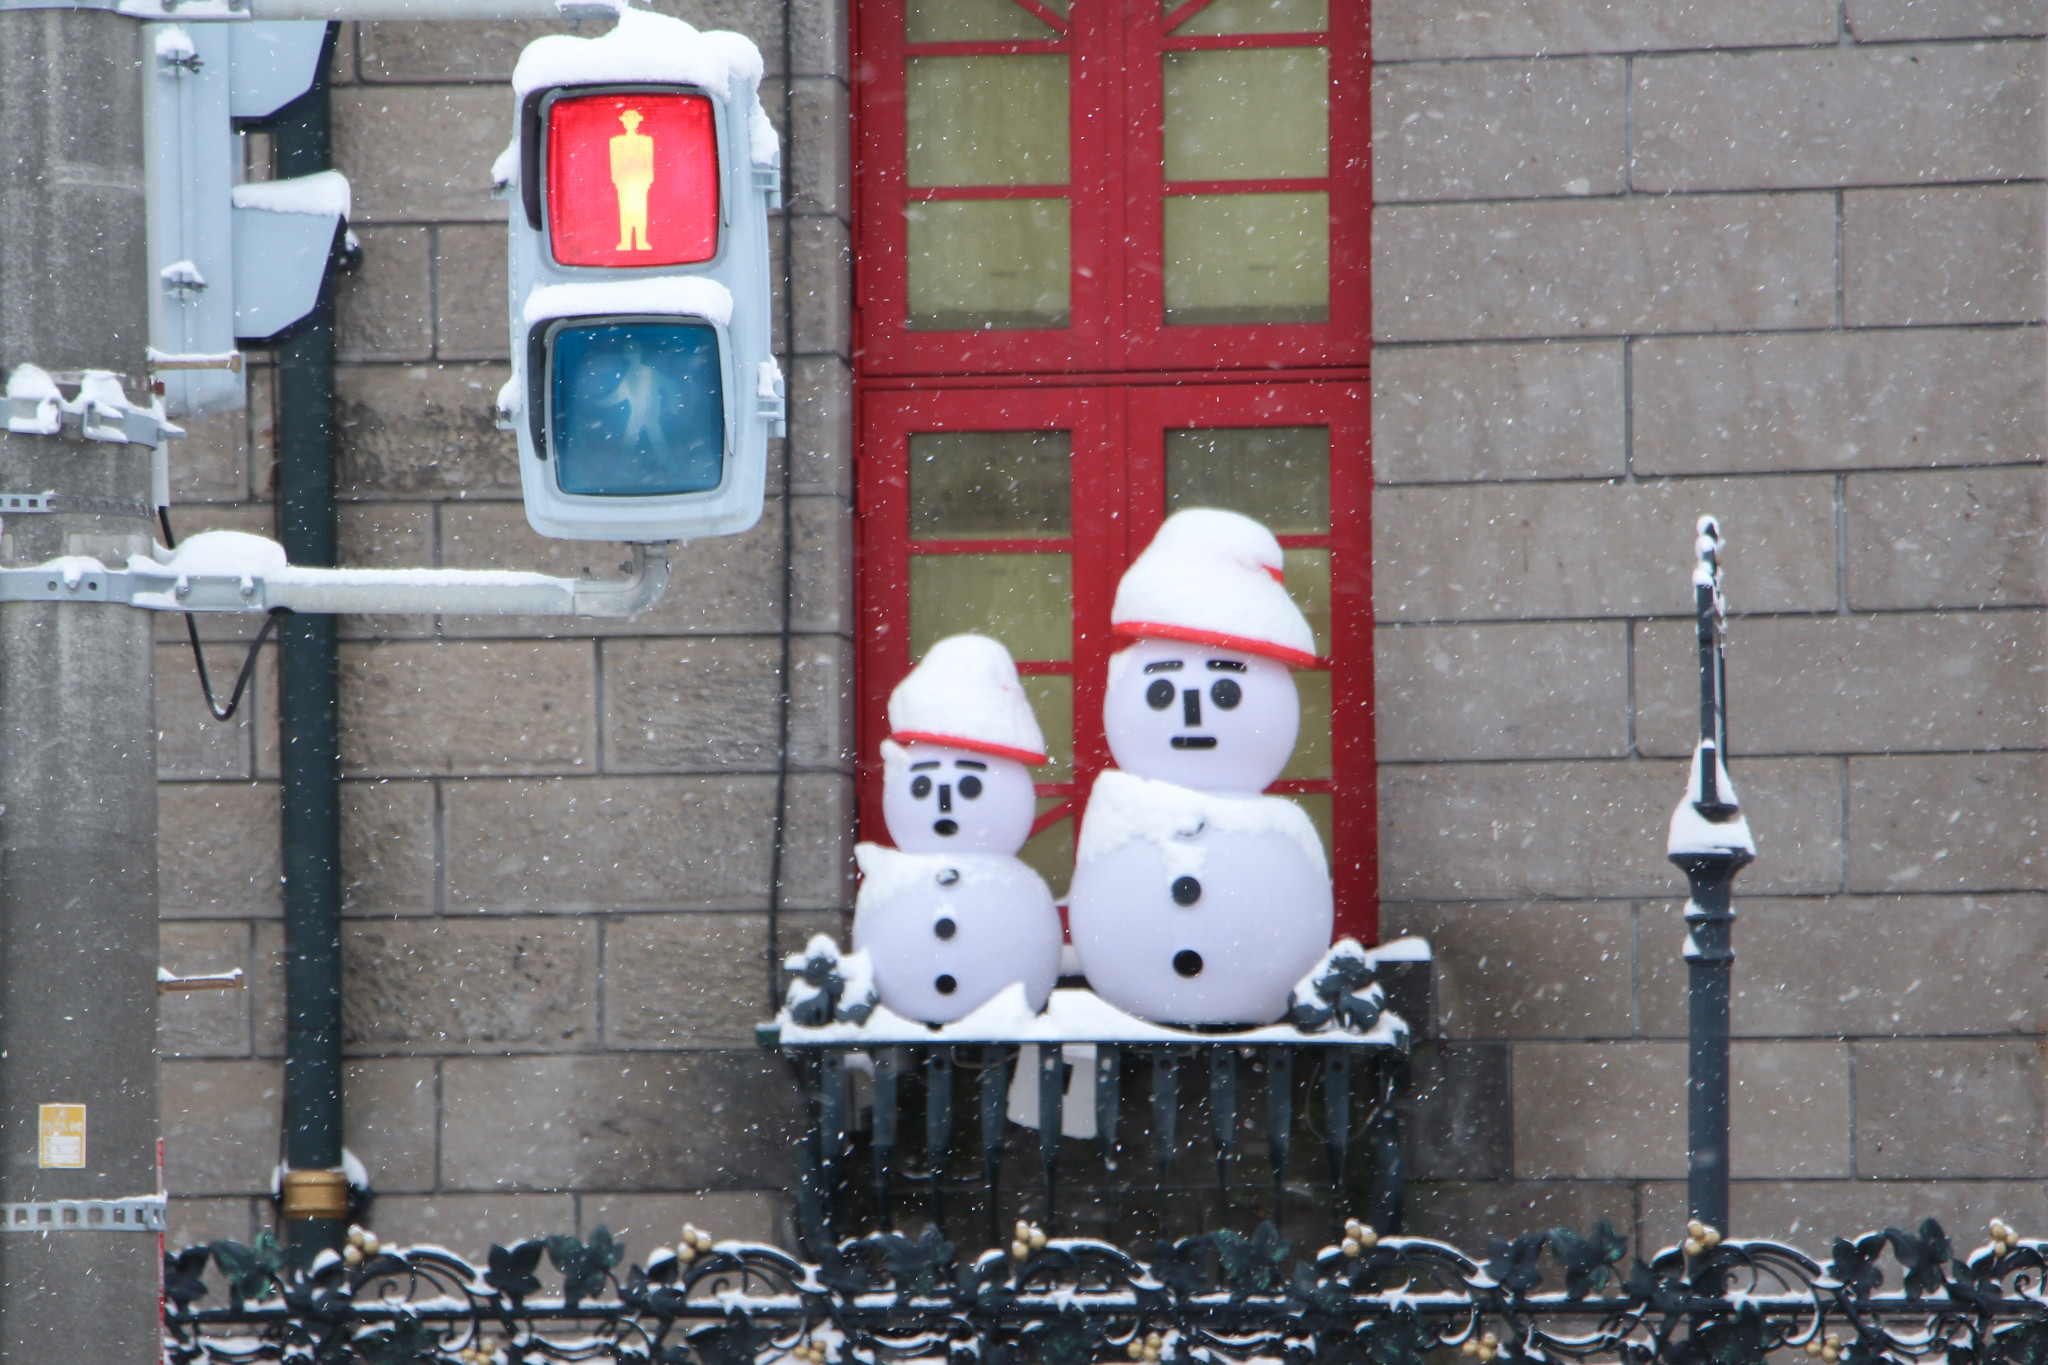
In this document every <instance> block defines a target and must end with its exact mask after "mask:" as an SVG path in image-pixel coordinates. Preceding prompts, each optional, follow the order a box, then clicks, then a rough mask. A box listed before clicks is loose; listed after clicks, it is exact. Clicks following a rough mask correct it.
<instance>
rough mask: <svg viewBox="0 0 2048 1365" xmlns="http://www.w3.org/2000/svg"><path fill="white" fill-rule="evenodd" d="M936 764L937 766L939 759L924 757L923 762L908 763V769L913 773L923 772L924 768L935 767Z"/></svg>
mask: <svg viewBox="0 0 2048 1365" xmlns="http://www.w3.org/2000/svg"><path fill="white" fill-rule="evenodd" d="M938 766H939V760H937V759H936V758H928V759H926V760H925V761H924V762H922V763H913V764H911V765H910V771H912V772H914V773H917V772H923V771H924V770H925V769H926V768H936V767H938Z"/></svg>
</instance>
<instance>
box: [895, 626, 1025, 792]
mask: <svg viewBox="0 0 2048 1365" xmlns="http://www.w3.org/2000/svg"><path fill="white" fill-rule="evenodd" d="M889 729H890V730H891V731H893V732H894V735H893V737H894V739H895V740H896V742H897V743H899V744H910V743H916V742H920V741H921V742H923V743H926V744H945V745H949V746H951V747H952V748H955V749H972V750H974V751H975V752H976V753H982V754H992V755H994V756H995V757H997V758H1014V759H1016V760H1017V761H1018V762H1019V763H1025V764H1039V763H1043V762H1045V734H1044V732H1043V731H1041V730H1040V729H1039V728H1038V717H1036V716H1034V715H1033V714H1031V701H1030V699H1029V698H1027V697H1026V696H1025V695H1024V685H1023V684H1022V683H1020V682H1018V681H1017V665H1016V664H1014V663H1012V662H1011V660H1010V651H1009V650H1007V649H1004V648H1003V647H1002V646H1001V645H1000V644H998V643H997V642H996V641H994V640H991V639H989V638H988V637H987V636H986V635H949V636H947V637H946V638H945V639H943V640H941V641H939V642H938V643H937V644H935V645H933V646H932V647H931V649H930V650H929V651H928V652H927V653H926V654H925V656H924V661H923V662H922V663H920V664H919V665H918V666H917V667H916V668H913V669H911V670H910V676H909V677H907V678H905V679H904V680H903V681H902V682H900V683H898V684H896V690H895V691H894V692H891V693H890V694H889Z"/></svg>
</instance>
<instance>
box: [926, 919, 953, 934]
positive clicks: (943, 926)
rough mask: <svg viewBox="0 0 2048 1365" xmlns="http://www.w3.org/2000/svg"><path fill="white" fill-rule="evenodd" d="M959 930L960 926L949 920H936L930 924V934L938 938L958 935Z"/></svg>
mask: <svg viewBox="0 0 2048 1365" xmlns="http://www.w3.org/2000/svg"><path fill="white" fill-rule="evenodd" d="M959 930H960V926H959V925H957V924H955V923H953V921H952V920H950V919H941V920H936V921H934V922H933V924H932V932H933V933H935V934H937V935H938V936H939V937H940V938H951V937H953V935H954V934H956V933H958V932H959Z"/></svg>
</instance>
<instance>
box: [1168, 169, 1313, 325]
mask: <svg viewBox="0 0 2048 1365" xmlns="http://www.w3.org/2000/svg"><path fill="white" fill-rule="evenodd" d="M1329 317H1330V196H1329V195H1327V194H1324V193H1321V192H1320V191H1319V192H1317V193H1314V194H1197V195H1171V196H1169V197H1168V198H1167V200H1166V323H1167V325H1168V326H1169V327H1173V326H1183V327H1190V326H1213V325H1227V324H1232V323H1251V322H1327V321H1328V320H1329Z"/></svg>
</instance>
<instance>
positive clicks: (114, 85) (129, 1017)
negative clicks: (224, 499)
mask: <svg viewBox="0 0 2048 1365" xmlns="http://www.w3.org/2000/svg"><path fill="white" fill-rule="evenodd" d="M148 77H149V68H148V66H147V64H146V63H145V61H144V53H143V45H142V30H141V25H139V24H137V23H136V22H135V21H134V20H133V19H129V18H124V17H121V16H119V15H116V14H114V13H111V12H108V11H94V10H68V9H47V10H0V128H4V129H6V130H7V133H6V137H7V154H6V155H5V156H0V372H5V371H8V370H11V369H12V368H13V367H14V366H17V365H21V364H33V365H37V366H40V367H41V368H43V369H44V370H48V371H52V372H62V371H71V370H83V369H99V370H111V371H115V372H117V373H122V374H126V375H131V376H137V377H138V378H137V379H136V380H134V381H131V382H130V384H129V386H128V393H129V396H130V398H131V399H137V398H141V397H143V395H142V394H140V393H139V391H138V390H139V385H140V378H139V377H140V376H142V375H143V373H144V368H145V354H144V348H145V346H146V344H147V342H148V304H149V290H150V285H151V281H150V279H149V278H148V273H149V272H148V253H147V250H146V224H147V213H146V204H145V186H144V165H143V121H142V100H143V82H144V81H145V80H146V79H147V78H148ZM150 470H151V453H150V448H149V447H148V446H146V445H141V444H120V443H117V442H109V441H73V440H69V439H64V438H62V437H57V436H41V435H9V434H7V433H6V432H5V431H4V430H0V493H24V492H26V493H43V492H51V491H54V493H55V495H56V496H55V498H54V499H53V500H52V503H51V510H49V511H47V512H42V513H38V514H35V515H27V516H20V515H8V516H6V519H5V523H4V526H0V562H4V563H5V564H6V565H9V566H13V565H22V564H34V563H37V562H40V561H43V560H46V559H49V558H51V557H53V556H56V555H60V554H66V553H69V554H86V555H95V556H98V557H100V558H102V559H105V560H109V561H120V560H125V558H126V556H128V555H129V554H130V553H142V554H147V553H148V551H149V548H150V545H151V542H152V530H153V526H152V516H153V507H152V498H151V480H150ZM152 619H153V618H152V616H151V614H150V613H149V612H146V611H139V610H136V609H133V608H130V607H124V606H110V605H104V604H98V603H86V602H79V603H73V602H21V601H10V602H0V1205H4V1207H0V1219H4V1220H5V1231H0V1361H5V1362H17V1361H19V1362H28V1361H34V1362H37V1365H63V1363H68V1362H80V1363H81V1365H82V1363H83V1362H87V1361H90V1362H95V1365H99V1363H101V1362H120V1361H129V1362H134V1365H144V1362H148V1361H153V1360H155V1359H156V1358H157V1357H158V1354H159V1352H158V1345H157V1342H158V1338H159V1323H158V1315H157V1314H158V1309H157V1271H156V1258H157V1237H156V1236H155V1235H154V1231H153V1230H150V1231H145V1232H136V1231H130V1230H128V1229H130V1228H133V1227H134V1226H135V1223H136V1221H137V1220H138V1218H139V1217H140V1216H141V1214H142V1212H143V1209H142V1207H141V1206H138V1205H111V1206H109V1205H97V1204H74V1203H68V1202H63V1201H106V1200H130V1199H135V1198H136V1197H138V1196H154V1195H155V1193H156V1191H157V1162H156V1151H157V1131H158V1109H157V1060H156V1000H157V990H156V968H157V924H156V918H157V885H156V882H157V862H156V723H155V714H154V711H155V708H154V695H155V688H154V681H153V680H154V646H153V644H152V633H153V632H152V626H151V622H152ZM46 1106H49V1107H46ZM56 1106H64V1107H61V1108H59V1107H56ZM81 1111H82V1112H81ZM81 1128H82V1141H81V1140H79V1139H80V1137H81V1133H80V1132H79V1131H78V1130H79V1129H81ZM24 1206H31V1207H24ZM154 1207H156V1208H158V1209H160V1206H154ZM116 1213H119V1214H120V1218H119V1220H118V1221H116V1218H115V1214H116ZM95 1216H97V1219H98V1221H97V1222H95V1221H94V1217H95ZM46 1218H47V1221H43V1220H44V1219H46ZM152 1218H153V1220H160V1218H161V1214H160V1211H159V1212H155V1213H154V1214H153V1215H152ZM67 1219H68V1220H75V1223H74V1224H73V1226H75V1228H76V1230H65V1228H66V1224H67ZM39 1223H40V1224H41V1225H42V1226H45V1227H54V1228H56V1229H58V1230H55V1231H48V1232H32V1231H19V1230H17V1228H18V1227H20V1226H22V1225H23V1224H26V1225H27V1226H29V1227H34V1226H37V1225H38V1224H39Z"/></svg>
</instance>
